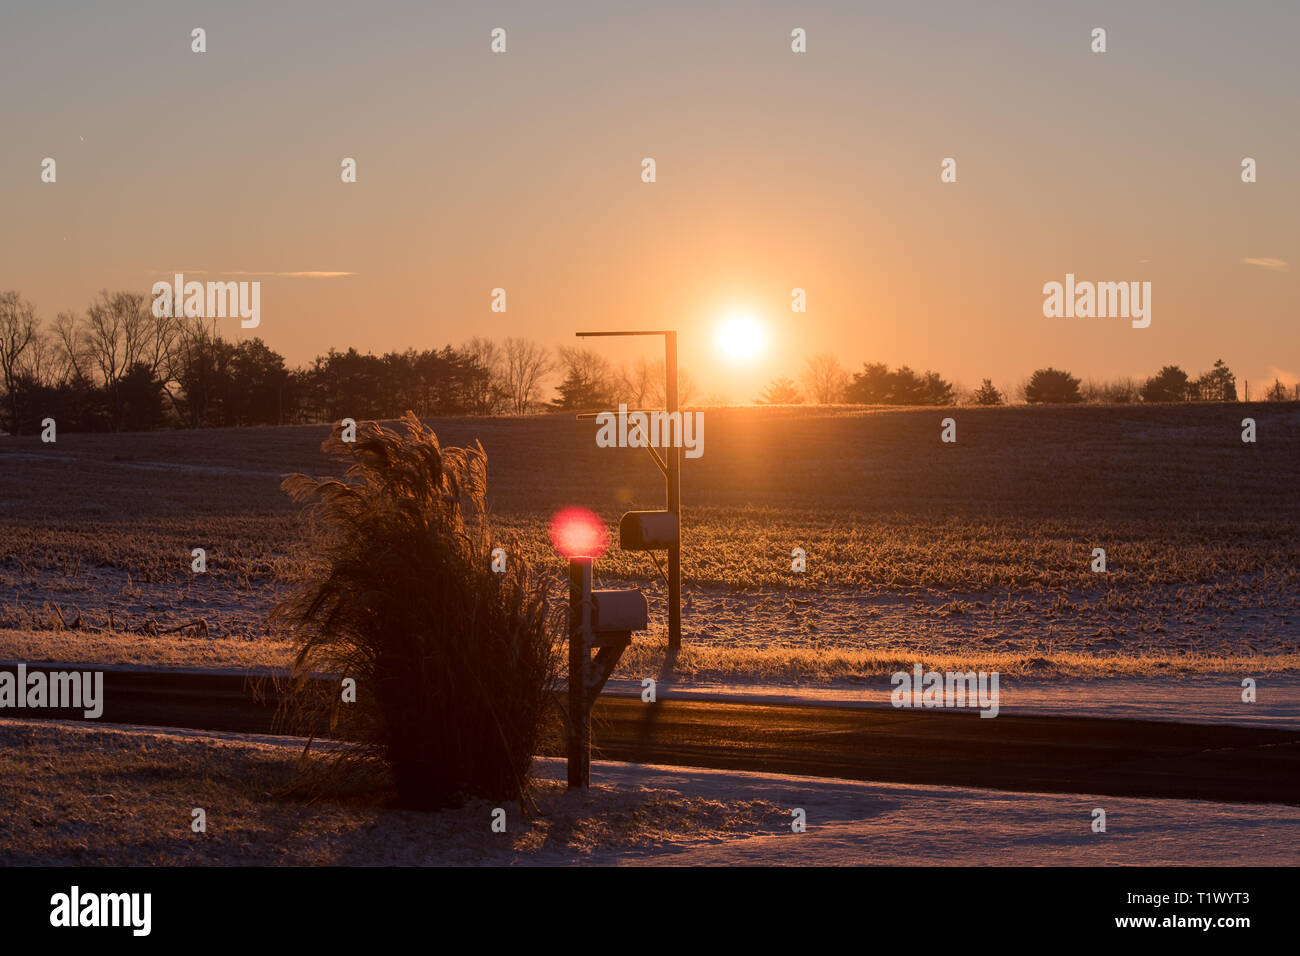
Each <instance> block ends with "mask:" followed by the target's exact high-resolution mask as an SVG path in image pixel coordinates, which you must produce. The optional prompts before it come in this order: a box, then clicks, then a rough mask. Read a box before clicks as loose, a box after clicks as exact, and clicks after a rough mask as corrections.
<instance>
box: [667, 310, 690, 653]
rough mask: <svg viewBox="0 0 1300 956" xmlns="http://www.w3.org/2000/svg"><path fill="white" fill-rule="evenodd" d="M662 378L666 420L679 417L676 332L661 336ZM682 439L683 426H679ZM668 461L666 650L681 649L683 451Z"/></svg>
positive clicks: (671, 453)
mask: <svg viewBox="0 0 1300 956" xmlns="http://www.w3.org/2000/svg"><path fill="white" fill-rule="evenodd" d="M664 374H665V377H666V378H667V379H668V381H667V382H666V383H665V392H666V397H667V405H668V420H669V421H673V416H674V415H677V416H678V417H680V415H681V410H682V409H681V404H680V403H679V402H678V396H677V332H676V331H675V330H674V331H669V332H665V333H664ZM681 427H682V433H681V434H682V435H683V436H684V435H685V433H686V422H685V421H684V420H683V421H682V423H681ZM664 452H665V454H666V455H667V458H668V510H669V511H671V512H672V513H673V514H675V515H676V516H677V541H676V542H674V543H673V545H672V546H671V547H670V548H669V549H668V649H669V650H671V651H679V650H681V648H682V449H681V445H680V443H675V444H673V445H672V446H671V447H669V448H665V449H664Z"/></svg>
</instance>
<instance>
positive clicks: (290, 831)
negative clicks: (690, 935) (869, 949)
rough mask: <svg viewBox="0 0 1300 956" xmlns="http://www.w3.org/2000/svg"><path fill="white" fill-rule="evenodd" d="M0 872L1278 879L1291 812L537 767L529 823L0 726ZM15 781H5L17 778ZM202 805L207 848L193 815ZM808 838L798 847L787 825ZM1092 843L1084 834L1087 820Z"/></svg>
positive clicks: (655, 770)
mask: <svg viewBox="0 0 1300 956" xmlns="http://www.w3.org/2000/svg"><path fill="white" fill-rule="evenodd" d="M0 743H2V744H3V745H4V746H3V747H0V769H4V770H5V771H6V772H5V773H3V774H0V807H3V808H4V809H2V810H0V837H3V839H0V862H4V863H6V864H10V865H12V864H32V863H40V864H53V863H64V864H68V863H71V864H82V865H105V864H118V865H122V864H128V865H130V864H135V865H141V864H166V863H171V864H199V865H230V864H234V865H248V864H261V865H266V864H297V865H322V864H333V865H376V864H388V865H394V864H395V865H484V864H487V865H500V864H523V865H571V864H588V865H590V864H620V865H648V864H667V865H709V866H737V865H922V864H933V865H961V866H1006V865H1084V866H1102V865H1161V864H1175V865H1218V866H1222V865H1275V866H1294V865H1297V864H1298V863H1300V808H1297V807H1290V806H1280V805H1251V804H1226V803H1212V802H1207V801H1195V800H1149V799H1132V798H1120V797H1108V796H1096V795H1086V794H1037V793H1006V792H999V791H992V790H977V789H970V788H961V787H935V786H915V785H907V784H880V783H870V782H857V781H844V780H833V779H819V778H809V777H795V776H783V775H777V774H766V773H744V772H736V771H720V770H700V769H680V768H673V767H657V766H639V765H635V764H627V763H615V762H608V761H597V762H596V763H595V764H594V765H593V767H592V782H593V786H592V788H591V790H589V791H587V792H566V791H565V790H564V788H563V783H562V781H563V779H564V772H565V764H564V761H563V760H560V759H553V758H552V759H541V760H539V761H538V764H537V766H538V775H539V777H540V778H542V784H541V785H540V786H539V788H538V803H539V806H540V808H541V813H540V815H535V816H532V817H527V816H525V815H524V814H523V813H521V812H520V810H519V808H518V807H515V806H514V805H507V807H506V808H505V809H506V811H507V821H508V829H507V832H506V833H493V832H492V831H491V829H490V824H489V821H490V818H491V813H492V810H493V808H492V805H491V804H490V803H488V802H486V801H471V802H470V803H468V804H466V805H465V806H464V807H461V808H457V809H455V810H447V811H442V812H440V813H416V812H412V811H401V810H393V809H387V808H385V807H382V806H374V805H359V804H357V803H356V802H355V801H351V802H349V803H348V804H346V805H344V804H337V803H333V802H331V801H330V800H328V799H325V800H317V801H313V802H307V801H305V800H303V799H301V798H293V797H291V796H287V795H286V792H285V786H286V785H287V783H288V782H289V781H290V780H291V779H292V776H293V768H294V766H295V764H296V761H297V759H298V757H299V756H300V755H301V741H294V740H291V739H288V738H276V737H259V736H253V735H239V734H201V733H198V732H193V731H177V732H172V731H160V730H156V729H153V728H139V727H125V726H113V725H96V726H93V727H91V726H87V725H85V724H79V723H65V722H54V721H50V722H43V721H24V720H0ZM20 771H21V772H20ZM194 806H203V807H206V808H207V812H208V820H209V828H208V831H207V833H205V834H201V835H195V834H193V833H192V832H191V829H190V826H189V823H190V810H191V808H192V807H194ZM796 808H798V809H802V810H803V811H804V813H805V815H806V820H807V830H806V832H803V833H795V832H793V831H792V829H791V827H790V822H791V821H792V819H793V817H792V816H791V811H792V810H794V809H796ZM1095 808H1101V809H1103V810H1104V811H1105V812H1106V827H1107V829H1106V832H1105V833H1093V832H1092V830H1091V824H1092V821H1093V811H1094V809H1095Z"/></svg>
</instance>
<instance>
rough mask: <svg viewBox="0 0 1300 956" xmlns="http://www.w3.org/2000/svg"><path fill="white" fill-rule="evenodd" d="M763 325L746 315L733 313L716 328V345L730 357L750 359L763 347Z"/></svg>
mask: <svg viewBox="0 0 1300 956" xmlns="http://www.w3.org/2000/svg"><path fill="white" fill-rule="evenodd" d="M764 338H765V336H764V333H763V327H762V326H761V325H759V324H758V323H757V322H755V321H754V319H753V318H751V317H750V316H748V315H734V316H732V317H731V318H729V319H727V321H726V322H724V323H723V324H722V328H720V329H719V330H718V347H719V348H720V349H722V352H723V354H724V355H726V356H727V357H728V358H731V359H737V360H744V359H751V358H753V357H754V356H755V355H757V354H758V352H759V350H760V349H762V347H763V341H764Z"/></svg>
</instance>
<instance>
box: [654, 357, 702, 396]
mask: <svg viewBox="0 0 1300 956" xmlns="http://www.w3.org/2000/svg"><path fill="white" fill-rule="evenodd" d="M642 361H644V360H642ZM645 368H646V372H645V392H644V394H643V396H642V397H643V399H644V404H643V405H642V406H641V407H642V408H666V407H667V405H668V396H667V393H666V389H667V387H668V380H667V378H666V377H665V376H664V360H663V359H656V360H655V361H653V362H648V363H646V366H645ZM699 397H700V387H699V385H697V384H696V382H695V376H693V375H692V374H691V373H690V372H689V371H688V370H687V369H684V368H682V367H681V366H678V367H677V404H678V405H681V406H683V407H684V406H686V405H690V404H691V403H693V402H694V401H695V400H696V399H697V398H699Z"/></svg>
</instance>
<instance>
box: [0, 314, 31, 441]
mask: <svg viewBox="0 0 1300 956" xmlns="http://www.w3.org/2000/svg"><path fill="white" fill-rule="evenodd" d="M38 324H39V323H38V322H37V319H36V307H35V306H33V305H32V304H31V303H30V302H26V301H24V300H23V298H22V296H20V295H19V294H18V293H17V292H4V293H0V378H2V379H3V382H4V387H5V394H6V395H8V396H9V410H10V412H11V414H12V415H13V419H12V424H13V427H15V428H16V427H17V426H18V387H17V386H18V374H19V371H20V370H21V367H22V366H21V363H22V360H23V354H24V353H25V352H27V351H28V349H29V347H30V346H31V344H32V342H33V341H35V340H36V338H37V326H38Z"/></svg>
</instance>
